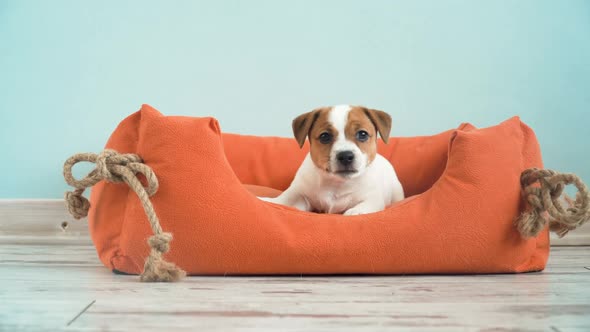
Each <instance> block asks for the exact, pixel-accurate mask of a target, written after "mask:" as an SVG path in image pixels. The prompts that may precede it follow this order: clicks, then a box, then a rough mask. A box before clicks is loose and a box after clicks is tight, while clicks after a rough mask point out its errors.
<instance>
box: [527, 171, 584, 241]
mask: <svg viewBox="0 0 590 332" xmlns="http://www.w3.org/2000/svg"><path fill="white" fill-rule="evenodd" d="M568 184H573V185H574V186H576V188H577V190H578V193H577V194H576V199H575V200H572V199H571V198H569V197H568V196H567V195H565V194H564V198H563V199H564V200H565V201H566V202H567V204H568V207H565V208H564V206H563V205H562V203H561V202H560V197H561V196H562V194H563V189H564V188H565V186H566V185H568ZM520 185H521V187H522V195H523V198H524V199H525V200H526V201H527V202H528V204H529V209H528V211H525V212H524V213H522V214H521V215H520V216H519V217H518V219H517V221H516V225H517V228H518V231H519V232H520V234H521V235H522V236H523V237H525V238H528V237H534V236H537V234H539V232H540V231H541V230H542V229H543V228H545V226H546V225H547V224H549V230H551V231H552V232H554V233H556V234H557V235H558V236H559V237H563V236H565V235H566V234H567V233H568V232H569V231H571V230H574V229H576V228H578V227H580V226H581V225H582V224H584V223H585V222H587V221H588V219H590V195H589V194H588V188H587V187H586V185H585V184H584V183H583V182H582V180H581V179H580V178H579V177H578V176H576V175H575V174H568V173H558V172H556V171H553V170H548V169H538V168H529V169H527V170H525V171H524V172H522V174H521V176H520Z"/></svg>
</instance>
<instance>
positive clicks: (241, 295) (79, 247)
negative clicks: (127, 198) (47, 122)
mask: <svg viewBox="0 0 590 332" xmlns="http://www.w3.org/2000/svg"><path fill="white" fill-rule="evenodd" d="M16 205H18V204H16ZM37 205H39V204H37ZM10 206H11V207H10V208H7V206H6V205H4V207H2V204H0V331H62V330H64V331H77V330H82V331H127V330H135V331H155V330H158V331H181V330H186V331H239V330H246V331H265V330H273V331H274V330H276V331H302V330H309V331H327V330H336V331H390V330H395V331H410V330H411V331H553V332H555V331H563V332H565V331H590V247H587V246H573V247H553V248H552V252H551V258H550V260H549V266H548V267H547V269H546V270H545V271H544V272H540V273H529V274H514V275H478V276H373V277H366V276H351V277H343V276H336V277H307V276H295V277H189V278H187V279H185V280H184V281H182V282H180V283H174V284H146V283H140V282H138V278H137V276H123V275H114V274H112V273H111V272H110V271H108V270H107V269H106V268H104V267H103V266H102V265H101V264H100V262H99V261H98V258H97V257H96V253H95V251H94V248H93V247H92V245H91V243H90V241H89V239H88V235H87V232H86V231H85V229H84V223H83V222H82V223H81V224H71V225H70V227H69V228H68V230H66V231H63V230H61V229H60V227H59V224H60V223H61V221H62V220H63V219H66V218H67V217H65V215H63V214H62V212H55V211H54V210H52V209H47V208H45V209H44V208H42V207H43V206H44V205H42V206H41V207H39V206H36V207H35V208H33V209H32V210H36V211H42V213H43V214H44V215H45V217H43V218H34V217H31V216H32V215H33V214H34V215H37V216H38V215H39V213H37V212H35V213H37V214H35V213H32V212H26V211H24V210H29V211H31V210H30V209H29V206H30V205H23V206H20V207H19V206H16V207H15V205H14V204H12V205H10ZM23 207H26V209H23ZM23 216H28V217H26V218H25V217H23ZM66 220H68V219H66Z"/></svg>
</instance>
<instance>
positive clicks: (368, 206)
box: [260, 105, 404, 215]
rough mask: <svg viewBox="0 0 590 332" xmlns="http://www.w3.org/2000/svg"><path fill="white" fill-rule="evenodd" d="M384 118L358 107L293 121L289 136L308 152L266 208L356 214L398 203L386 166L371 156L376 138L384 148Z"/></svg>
mask: <svg viewBox="0 0 590 332" xmlns="http://www.w3.org/2000/svg"><path fill="white" fill-rule="evenodd" d="M390 130H391V117H390V116H389V114H387V113H385V112H382V111H378V110H373V109H368V108H365V107H360V106H349V105H340V106H334V107H323V108H318V109H315V110H313V111H311V112H309V113H305V114H302V115H300V116H298V117H297V118H295V120H293V133H294V134H295V138H296V139H297V143H299V147H303V144H304V143H305V140H306V138H308V137H309V144H310V152H309V154H308V155H307V156H306V157H305V160H303V163H302V164H301V167H300V168H299V170H298V171H297V173H296V174H295V178H294V179H293V182H292V183H291V186H289V188H287V190H285V191H284V192H283V193H282V194H281V195H279V196H278V197H276V198H266V197H261V198H260V199H262V200H264V201H268V202H272V203H277V204H282V205H288V206H292V207H295V208H297V209H299V210H303V211H313V212H320V213H342V214H344V215H358V214H366V213H372V212H378V211H381V210H383V209H385V207H386V206H388V205H390V204H392V203H395V202H397V201H400V200H402V199H404V190H403V188H402V185H401V183H400V182H399V180H398V179H397V175H396V173H395V170H394V169H393V166H392V165H391V163H390V162H389V161H388V160H387V159H385V158H384V157H383V156H381V155H379V154H378V153H377V133H379V135H380V136H381V139H383V141H384V142H385V143H387V141H388V139H389V132H390Z"/></svg>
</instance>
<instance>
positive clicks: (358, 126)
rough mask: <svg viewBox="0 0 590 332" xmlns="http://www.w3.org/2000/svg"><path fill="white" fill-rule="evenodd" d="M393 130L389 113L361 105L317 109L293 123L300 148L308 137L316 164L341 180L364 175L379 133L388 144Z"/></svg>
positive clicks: (375, 148)
mask: <svg viewBox="0 0 590 332" xmlns="http://www.w3.org/2000/svg"><path fill="white" fill-rule="evenodd" d="M390 130H391V117H390V116H389V114H387V113H385V112H383V111H378V110H373V109H368V108H365V107H362V106H349V105H341V106H334V107H322V108H317V109H315V110H313V111H311V112H308V113H305V114H302V115H300V116H298V117H297V118H295V119H294V120H293V133H294V134H295V138H296V139H297V142H298V143H299V146H300V147H302V146H303V144H304V143H305V139H306V138H307V137H309V143H310V154H311V159H312V160H313V162H314V164H315V165H316V166H317V167H318V168H319V169H321V170H323V171H325V172H328V173H329V174H331V175H335V176H339V177H342V178H352V177H356V176H359V175H360V174H362V173H363V172H364V171H365V168H366V167H367V166H368V165H369V164H370V163H371V162H372V161H373V159H375V155H376V154H377V133H379V135H380V136H381V138H382V139H383V141H384V142H385V143H387V141H388V139H389V132H390Z"/></svg>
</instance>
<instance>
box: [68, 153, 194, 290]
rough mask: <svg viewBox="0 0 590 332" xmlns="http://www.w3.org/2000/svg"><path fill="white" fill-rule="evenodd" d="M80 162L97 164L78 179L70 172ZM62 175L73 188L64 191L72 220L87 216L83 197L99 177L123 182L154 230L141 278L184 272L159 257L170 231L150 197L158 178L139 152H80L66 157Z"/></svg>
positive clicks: (169, 277) (171, 278)
mask: <svg viewBox="0 0 590 332" xmlns="http://www.w3.org/2000/svg"><path fill="white" fill-rule="evenodd" d="M83 161H86V162H91V163H95V164H96V167H95V168H94V169H93V170H92V171H91V172H90V173H88V174H87V175H86V176H85V177H84V178H82V179H80V180H78V179H76V178H74V176H73V175H72V168H73V167H74V165H75V164H77V163H79V162H83ZM137 173H141V174H143V175H144V176H145V178H146V180H147V187H144V186H143V185H142V184H141V182H140V181H139V179H138V178H137V176H136V174H137ZM63 175H64V179H65V180H66V182H67V183H68V184H69V185H70V186H72V187H74V188H76V189H75V190H74V191H68V192H66V193H65V201H66V206H67V208H68V211H69V212H70V214H71V215H72V216H73V217H74V218H75V219H81V218H84V217H86V216H87V215H88V209H89V208H90V202H88V200H87V199H86V198H85V197H84V196H82V194H83V193H84V190H85V189H86V188H88V187H92V186H94V185H95V184H97V183H98V182H99V181H102V180H106V181H109V182H112V183H121V182H123V183H126V184H127V185H128V186H129V188H131V189H132V190H133V191H134V192H135V193H136V194H137V197H139V200H140V201H141V205H142V206H143V209H144V211H145V214H146V216H147V219H148V221H149V222H150V226H151V228H152V231H153V232H154V235H153V236H151V237H150V238H149V239H148V244H149V246H150V248H151V251H150V254H149V256H148V258H147V259H146V261H145V265H144V271H143V273H142V274H141V276H140V280H141V281H149V282H153V281H177V280H180V279H182V278H183V277H184V276H185V275H186V273H185V272H184V271H183V270H182V269H180V268H179V267H177V266H176V265H175V264H173V263H170V262H167V261H165V260H164V259H163V257H162V255H163V254H164V253H166V252H168V250H169V249H170V241H171V240H172V234H170V233H165V232H163V231H162V227H161V226H160V220H159V219H158V216H157V215H156V211H155V210H154V206H153V205H152V203H151V201H150V196H152V195H154V194H155V193H156V191H158V178H157V177H156V174H154V172H153V171H152V169H151V168H150V167H149V166H147V165H146V164H144V163H143V160H142V159H141V158H140V157H139V156H138V155H136V154H120V153H118V152H117V151H114V150H109V149H107V150H104V151H102V152H101V153H99V154H95V153H79V154H76V155H73V156H72V157H70V158H69V159H68V160H66V162H65V163H64V168H63Z"/></svg>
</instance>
